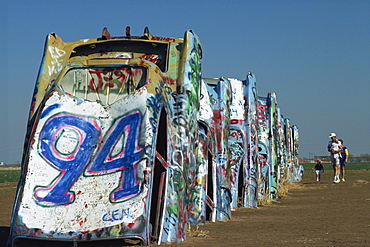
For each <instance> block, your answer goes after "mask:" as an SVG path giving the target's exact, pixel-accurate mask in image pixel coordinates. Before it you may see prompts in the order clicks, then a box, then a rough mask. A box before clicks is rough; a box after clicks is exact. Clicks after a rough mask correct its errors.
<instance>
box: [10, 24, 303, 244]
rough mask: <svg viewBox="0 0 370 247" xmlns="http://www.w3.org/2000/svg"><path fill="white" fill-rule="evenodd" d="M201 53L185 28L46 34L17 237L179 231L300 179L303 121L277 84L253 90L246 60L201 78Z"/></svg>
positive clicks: (72, 239)
mask: <svg viewBox="0 0 370 247" xmlns="http://www.w3.org/2000/svg"><path fill="white" fill-rule="evenodd" d="M201 59H202V47H201V44H200V41H199V38H198V36H197V35H196V34H195V33H194V32H193V31H191V30H189V31H187V32H185V34H184V38H183V39H178V38H167V37H158V36H153V35H152V34H151V33H150V32H149V30H148V28H145V30H144V34H143V36H132V35H131V34H130V28H129V27H127V28H126V35H125V36H122V37H115V36H112V35H111V34H110V33H109V32H108V30H107V29H106V28H104V29H103V32H102V36H101V37H99V38H93V39H84V40H78V41H72V42H63V41H62V39H61V38H60V37H59V36H58V35H56V34H55V33H51V34H49V35H48V36H47V39H46V44H45V50H44V54H43V59H42V63H41V66H40V71H39V74H38V78H37V82H36V86H35V90H34V94H33V98H32V104H31V108H30V113H29V120H28V125H27V134H26V138H25V146H24V154H23V160H22V171H21V177H20V180H19V184H18V188H17V195H16V199H15V203H14V208H13V214H12V221H11V228H10V236H9V240H8V244H9V246H44V245H45V244H47V243H49V242H50V241H53V242H52V243H53V244H54V245H55V244H57V243H65V244H67V243H68V244H73V245H74V246H78V245H79V244H86V243H99V245H100V246H108V245H107V244H108V242H109V243H110V242H111V241H113V240H114V241H116V242H117V241H118V242H117V244H119V243H120V242H123V241H124V240H125V239H137V240H140V242H141V243H142V244H144V245H150V244H151V243H153V242H157V243H158V244H163V243H171V242H180V241H184V240H185V239H186V234H187V226H188V224H192V225H197V224H205V223H206V221H212V222H214V221H225V220H230V219H231V218H232V213H231V212H232V211H233V210H237V208H238V207H257V206H258V201H259V200H260V199H264V198H268V199H272V200H273V199H276V198H277V196H278V190H279V186H280V185H281V184H282V181H289V182H294V181H296V180H300V179H301V166H300V165H299V163H298V128H297V127H296V126H294V125H291V123H290V121H289V119H287V118H284V117H283V116H282V114H281V112H280V108H278V106H277V99H276V95H275V93H268V95H267V96H266V97H260V96H258V94H257V87H256V79H255V76H254V75H253V74H252V73H251V72H249V73H247V75H246V78H245V80H239V79H233V78H226V77H220V78H217V79H207V78H202V73H201ZM101 241H103V242H101ZM105 243H107V244H106V245H105ZM84 246H85V245H84Z"/></svg>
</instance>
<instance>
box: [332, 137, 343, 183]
mask: <svg viewBox="0 0 370 247" xmlns="http://www.w3.org/2000/svg"><path fill="white" fill-rule="evenodd" d="M332 134H334V133H332ZM332 134H331V138H332V142H331V147H330V154H331V161H332V165H333V167H334V180H333V182H334V183H339V182H340V179H339V176H340V157H341V151H342V145H341V143H340V142H339V140H338V139H337V138H336V136H332Z"/></svg>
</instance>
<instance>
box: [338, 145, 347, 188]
mask: <svg viewBox="0 0 370 247" xmlns="http://www.w3.org/2000/svg"><path fill="white" fill-rule="evenodd" d="M339 141H340V143H341V144H342V152H341V157H340V171H341V174H342V181H343V182H344V181H346V180H345V179H344V173H345V167H346V165H347V162H348V148H347V147H346V146H344V145H343V143H344V141H343V140H342V139H339Z"/></svg>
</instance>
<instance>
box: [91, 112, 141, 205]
mask: <svg viewBox="0 0 370 247" xmlns="http://www.w3.org/2000/svg"><path fill="white" fill-rule="evenodd" d="M140 122H141V116H140V114H139V113H138V112H135V113H133V114H131V115H128V116H126V117H123V118H121V119H119V120H118V121H116V123H115V124H114V125H113V126H112V127H111V129H113V130H112V131H111V132H110V133H109V135H108V137H107V138H106V140H105V141H104V145H103V146H102V147H101V148H100V150H99V151H98V153H97V155H96V157H95V159H94V161H93V163H92V164H91V165H89V167H88V168H87V170H86V171H87V173H88V174H99V173H111V172H116V171H119V170H122V178H121V183H120V187H119V188H117V189H116V190H115V191H114V192H113V193H112V195H111V200H113V201H121V200H124V199H128V198H131V197H133V196H135V195H137V194H139V192H140V183H139V182H138V181H137V179H136V172H135V171H136V169H135V164H136V163H137V162H138V161H140V159H141V158H142V155H143V153H142V151H141V150H137V145H136V143H137V140H138V137H137V135H138V131H139V127H140ZM121 137H123V138H124V140H125V142H124V144H123V145H124V146H123V152H122V154H119V155H117V156H118V157H111V156H110V154H111V153H112V151H113V148H114V147H115V145H116V144H117V142H118V140H119V139H121Z"/></svg>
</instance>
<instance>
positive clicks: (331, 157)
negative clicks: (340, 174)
mask: <svg viewBox="0 0 370 247" xmlns="http://www.w3.org/2000/svg"><path fill="white" fill-rule="evenodd" d="M336 137H337V135H336V134H335V133H330V135H329V138H330V141H329V142H328V152H329V153H330V160H331V164H332V166H333V171H334V173H333V174H334V176H335V160H334V158H333V154H332V153H331V146H332V144H333V139H334V138H336Z"/></svg>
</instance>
